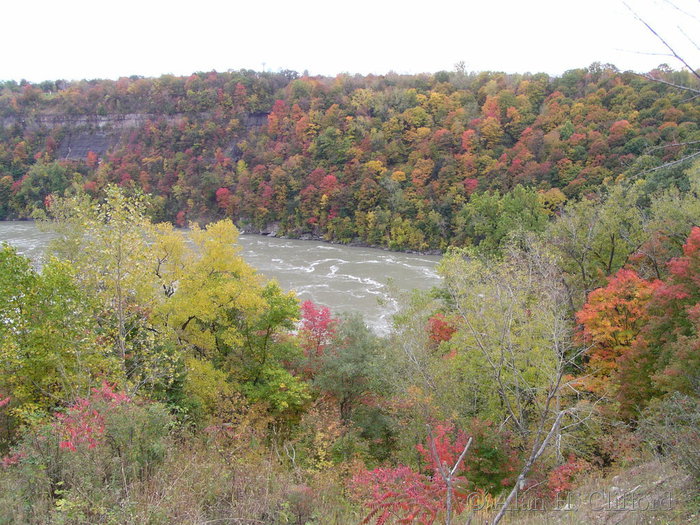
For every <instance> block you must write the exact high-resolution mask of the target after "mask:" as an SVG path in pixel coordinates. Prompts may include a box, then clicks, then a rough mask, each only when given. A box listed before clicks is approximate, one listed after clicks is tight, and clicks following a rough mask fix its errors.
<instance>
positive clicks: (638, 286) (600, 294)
mask: <svg viewBox="0 0 700 525" xmlns="http://www.w3.org/2000/svg"><path fill="white" fill-rule="evenodd" d="M660 285H661V283H660V282H659V281H654V282H649V281H646V280H644V279H642V278H641V277H639V276H638V275H637V274H636V272H634V271H633V270H627V269H621V270H619V271H618V272H617V273H616V274H615V275H613V276H611V277H609V278H608V284H607V285H606V286H604V287H603V288H598V289H597V290H594V291H592V292H591V293H590V294H589V295H588V300H587V301H586V304H585V305H584V306H583V308H582V309H581V310H580V311H579V312H578V313H577V314H576V320H577V321H578V322H579V323H580V324H581V330H580V332H579V335H580V337H581V339H582V341H583V342H584V343H585V344H587V345H591V347H590V350H589V351H588V353H587V358H588V361H587V364H586V376H587V378H586V380H585V384H586V386H587V388H588V389H590V390H591V391H593V392H597V393H600V394H603V393H611V392H612V390H613V388H612V386H613V384H612V382H611V381H613V380H617V377H616V374H617V370H618V366H619V364H620V358H621V356H622V355H624V354H626V353H627V352H628V351H629V349H630V347H631V345H632V343H633V341H634V340H635V339H636V337H637V335H638V334H639V332H640V331H641V329H642V327H643V326H644V324H645V323H646V321H647V313H646V312H647V310H646V308H647V304H648V303H649V301H650V300H651V298H652V295H653V293H654V290H656V289H658V288H659V286H660Z"/></svg>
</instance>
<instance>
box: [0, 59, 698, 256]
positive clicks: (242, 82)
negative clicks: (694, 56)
mask: <svg viewBox="0 0 700 525" xmlns="http://www.w3.org/2000/svg"><path fill="white" fill-rule="evenodd" d="M656 74H657V75H659V76H663V77H664V78H667V79H669V81H672V82H674V83H677V84H684V83H685V84H688V83H690V82H692V79H691V78H690V76H689V75H687V74H685V73H678V72H672V71H670V70H661V71H657V72H656ZM699 121H700V107H699V106H698V103H697V100H693V99H689V98H688V97H687V94H685V93H683V92H680V91H678V90H676V89H674V88H673V87H672V86H669V85H665V84H662V83H659V82H651V81H648V80H646V79H645V78H643V77H640V76H638V75H635V74H632V73H620V72H618V71H616V70H615V69H614V68H612V67H610V66H600V65H597V64H594V65H592V66H591V67H589V68H586V69H576V70H571V71H569V72H567V73H566V74H564V75H563V76H562V77H559V78H555V77H549V76H547V75H545V74H526V75H506V74H502V73H479V74H467V73H464V72H449V73H448V72H439V73H436V74H434V75H414V76H401V75H396V74H389V75H386V76H366V77H362V76H359V75H356V76H348V75H341V76H338V77H336V78H323V77H299V75H297V74H296V73H294V72H282V73H277V74H272V73H254V72H251V71H241V72H228V73H213V72H212V73H198V74H194V75H191V76H190V77H173V76H163V77H160V78H157V79H145V78H138V77H132V78H122V79H120V80H118V81H82V82H75V83H67V82H63V81H57V82H44V83H41V84H39V85H31V84H28V83H22V84H17V83H14V82H5V83H3V84H0V125H1V126H0V218H22V217H29V216H31V215H32V214H33V213H34V212H35V211H36V210H37V209H41V208H42V207H43V206H45V204H46V202H45V201H46V198H47V196H48V195H50V194H60V193H63V192H65V191H66V190H68V191H76V190H79V189H84V190H85V191H87V192H90V193H93V194H95V193H98V192H99V191H100V190H101V189H102V188H103V187H105V186H106V185H107V184H109V183H116V184H119V185H121V186H124V187H134V188H140V189H142V190H143V191H145V192H147V193H151V194H153V195H154V196H155V199H154V212H153V213H154V215H155V216H156V217H157V218H159V219H167V220H171V221H174V222H176V223H178V224H185V223H186V222H187V221H188V220H200V219H203V220H207V219H212V218H216V217H221V216H230V217H232V218H234V219H235V220H236V221H237V222H238V223H239V225H242V226H244V227H246V228H253V229H264V228H267V227H269V225H271V224H274V225H275V229H276V230H277V231H279V232H281V233H283V234H288V235H301V234H304V233H310V234H314V235H320V236H324V237H326V238H328V239H331V240H337V241H341V242H350V241H353V240H357V241H362V242H365V243H369V244H376V245H384V246H388V247H390V248H393V249H419V250H427V249H444V248H445V247H446V246H447V245H448V244H469V243H470V242H472V241H474V239H476V238H478V237H479V235H480V233H479V228H471V229H470V228H468V227H466V226H469V225H472V226H473V225H474V224H476V223H478V220H476V219H475V217H474V213H473V208H474V206H477V205H475V204H472V205H471V207H470V201H472V202H473V201H474V196H475V195H478V196H479V199H481V200H478V199H477V201H478V202H480V203H481V204H479V205H478V206H481V207H482V208H493V206H492V205H490V204H488V199H495V201H498V202H500V203H501V204H499V206H505V205H506V204H504V203H503V202H501V200H500V194H503V193H507V192H511V191H512V190H514V189H515V188H517V186H518V185H522V186H523V187H525V188H527V189H526V190H521V189H519V190H518V191H519V193H518V194H517V195H516V198H515V199H514V202H513V203H511V204H510V205H512V206H514V207H515V208H517V209H518V210H520V211H521V212H522V213H521V215H522V214H525V215H528V216H533V217H535V218H534V219H532V220H531V221H530V222H531V227H532V228H536V227H537V224H539V223H540V222H539V219H538V218H537V217H539V216H545V217H546V215H547V214H551V213H552V211H553V210H555V209H557V208H558V206H559V205H560V204H561V203H562V202H563V201H564V200H566V199H567V198H573V197H579V196H581V195H585V194H587V193H589V192H591V191H592V190H595V189H596V188H597V187H598V186H599V185H600V184H601V183H602V182H604V181H606V180H610V179H616V178H618V177H621V176H623V177H624V176H631V175H634V174H636V173H639V172H641V171H644V170H645V169H648V168H651V167H654V166H658V165H660V164H662V163H664V162H667V161H670V160H673V159H677V158H680V157H682V156H683V155H684V154H687V153H688V152H689V151H692V150H689V149H688V148H692V147H695V146H694V145H692V144H691V145H679V144H686V143H693V142H694V141H697V140H698V139H699V138H700V131H698V122H699ZM680 172H681V170H679V171H678V173H680ZM674 176H675V175H674V174H673V173H670V174H669V173H668V172H663V173H662V172H658V173H655V175H652V176H651V177H649V180H648V182H647V184H648V185H649V186H650V188H652V189H653V188H656V187H657V186H659V185H661V186H664V185H666V183H667V179H668V178H669V177H674ZM553 188H556V189H558V190H561V191H551V190H552V189H553ZM488 190H495V191H498V192H500V194H499V195H488V194H486V195H484V194H483V192H485V191H488ZM484 199H486V200H485V201H484ZM484 202H486V204H484ZM519 213H520V212H519ZM526 222H527V221H526Z"/></svg>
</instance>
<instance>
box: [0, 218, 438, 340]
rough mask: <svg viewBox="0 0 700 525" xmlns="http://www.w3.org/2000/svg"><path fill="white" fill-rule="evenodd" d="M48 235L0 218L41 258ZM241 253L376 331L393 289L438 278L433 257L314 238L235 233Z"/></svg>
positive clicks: (303, 296) (1, 228)
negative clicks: (358, 317)
mask: <svg viewBox="0 0 700 525" xmlns="http://www.w3.org/2000/svg"><path fill="white" fill-rule="evenodd" d="M50 239H51V234H49V233H46V232H42V231H40V230H39V229H38V228H37V227H36V225H35V224H34V223H32V222H13V221H9V222H0V242H2V241H6V242H8V243H10V244H11V245H13V246H15V247H16V248H17V250H18V251H19V252H20V253H22V254H24V255H26V256H28V257H30V258H31V259H32V260H34V261H35V262H36V263H37V264H40V263H41V260H42V258H43V254H44V249H45V247H46V245H47V243H48V242H49V240H50ZM239 242H240V245H241V248H242V255H243V258H244V259H245V260H246V261H247V262H248V263H249V264H250V265H251V266H253V267H254V268H256V269H257V270H258V271H259V272H260V273H262V274H263V275H264V276H265V277H267V278H270V279H276V280H277V281H278V282H279V283H280V285H281V286H282V287H283V288H285V289H287V290H295V291H296V293H297V295H298V296H299V299H300V300H302V301H305V300H307V299H310V300H312V301H313V302H315V303H317V304H322V305H325V306H328V307H330V308H331V309H332V310H333V311H334V312H336V313H339V312H361V313H362V314H363V315H364V316H365V319H366V320H367V322H368V324H370V325H371V326H372V327H373V328H374V329H375V330H376V331H377V332H378V333H386V332H387V331H388V330H389V326H390V323H391V316H392V315H393V314H394V313H395V312H396V309H397V305H396V301H395V300H394V299H393V294H394V293H396V292H401V291H407V290H411V289H413V288H421V289H425V288H430V287H431V286H436V285H438V284H439V282H440V278H439V277H438V275H437V273H436V271H435V266H436V264H437V262H438V260H439V257H435V256H425V255H411V254H403V253H394V252H387V251H383V250H378V249H374V248H357V247H351V246H341V245H335V244H325V243H322V242H318V241H299V240H291V239H277V238H274V237H264V236H260V235H242V236H241V237H240V241H239Z"/></svg>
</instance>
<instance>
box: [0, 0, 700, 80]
mask: <svg viewBox="0 0 700 525" xmlns="http://www.w3.org/2000/svg"><path fill="white" fill-rule="evenodd" d="M671 1H672V2H673V5H675V6H677V7H679V8H681V9H682V10H684V11H685V13H684V12H682V11H680V10H678V9H676V8H674V6H673V5H672V4H671ZM628 3H629V4H630V5H631V6H632V7H633V8H634V9H635V11H637V12H638V13H639V14H640V15H641V16H642V17H644V18H645V19H646V20H647V21H648V22H649V23H650V24H651V25H652V26H653V27H654V28H655V29H656V30H657V31H658V32H659V33H661V34H662V35H663V36H664V37H668V39H669V41H670V42H672V43H673V44H672V45H674V46H677V47H678V50H679V51H680V52H681V53H682V55H683V56H684V57H687V60H688V61H689V62H690V63H691V65H693V67H696V68H700V51H698V48H697V46H693V45H692V43H691V42H690V39H694V40H695V42H697V43H698V44H700V1H699V0H628ZM3 4H4V5H2V7H0V16H1V17H2V18H0V49H2V56H1V57H0V80H9V79H14V80H20V79H22V78H24V79H27V80H30V81H33V82H38V81H41V80H47V79H51V80H55V79H59V78H62V79H69V80H70V79H81V78H118V77H120V76H129V75H143V76H159V75H161V74H164V73H172V74H176V75H186V74H190V73H192V72H196V71H211V70H217V71H226V70H228V69H241V68H246V69H254V70H258V71H259V70H262V68H263V63H264V64H265V69H266V70H268V71H277V70H279V69H293V70H296V71H299V72H302V71H304V70H308V71H309V72H310V73H311V74H325V75H335V74H337V73H340V72H348V73H362V74H367V73H386V72H388V71H392V70H393V71H396V72H398V73H419V72H435V71H439V70H453V69H454V65H455V64H456V63H457V62H458V61H461V60H463V61H464V62H465V64H466V68H467V71H485V70H491V71H506V72H528V71H529V72H540V71H543V72H546V73H550V74H560V73H562V72H564V71H566V70H568V69H574V68H580V67H587V66H589V65H590V64H591V63H592V62H595V61H598V62H602V63H608V62H609V63H612V64H614V65H616V66H617V67H618V68H619V69H621V70H628V69H632V70H635V71H648V70H650V69H651V68H653V67H655V66H657V65H659V64H661V63H668V64H669V65H671V66H672V67H674V68H675V69H678V68H680V64H678V63H677V62H676V61H674V59H672V58H670V57H666V56H660V55H659V54H664V53H667V50H666V49H665V48H664V47H663V45H662V44H661V43H660V42H659V41H658V40H657V39H656V38H655V37H654V36H653V35H652V34H651V33H650V32H649V31H648V30H647V29H646V28H645V27H644V26H643V25H642V24H641V23H640V22H639V21H637V20H636V19H635V18H634V17H633V15H632V14H631V13H630V12H629V11H628V10H627V9H626V8H625V7H624V6H623V5H622V3H621V1H620V0H578V1H573V0H478V1H474V0H461V1H458V0H452V1H449V0H427V1H423V2H415V1H413V0H403V1H394V0H351V1H348V2H342V3H341V2H337V1H335V2H334V1H333V0H325V1H324V0H296V1H294V0H290V1H273V0H247V1H243V2H241V1H237V0H219V1H216V0H190V1H181V0H170V1H164V0H119V1H114V2H112V1H105V0H12V1H10V0H6V1H5V2H3ZM678 25H680V27H681V28H682V29H683V30H684V31H685V33H686V35H687V37H686V36H683V33H682V32H681V31H680V30H679V28H678V27H677V26H678ZM688 37H689V38H688ZM648 53H656V54H655V55H650V54H648Z"/></svg>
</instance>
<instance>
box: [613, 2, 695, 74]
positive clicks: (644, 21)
mask: <svg viewBox="0 0 700 525" xmlns="http://www.w3.org/2000/svg"><path fill="white" fill-rule="evenodd" d="M622 3H623V4H624V6H625V7H626V8H627V9H629V11H630V12H631V13H632V15H633V16H634V17H635V18H636V19H637V20H639V21H640V22H641V23H642V24H644V26H645V27H646V28H647V29H648V30H649V31H651V33H652V34H653V35H654V36H655V37H656V38H658V39H659V40H660V41H661V43H662V44H663V45H664V46H665V47H666V49H668V50H669V51H670V52H671V53H672V54H673V56H674V57H675V58H676V59H677V60H678V61H679V62H680V63H681V64H683V65H684V66H685V67H687V68H688V69H689V70H690V72H691V73H692V74H693V75H695V76H696V77H697V78H698V80H700V73H698V72H697V71H696V70H695V69H694V68H692V67H691V66H690V64H688V62H686V61H685V59H684V58H683V57H682V56H680V55H679V54H678V53H677V52H676V50H675V49H673V48H672V47H671V45H670V44H669V43H668V42H666V40H664V38H663V37H662V36H661V35H659V33H657V32H656V30H655V29H654V28H653V27H651V26H650V25H649V24H648V23H647V22H646V20H644V19H643V18H642V17H641V16H639V15H638V14H637V12H636V11H635V10H634V9H632V8H631V7H630V6H629V4H628V3H627V2H622Z"/></svg>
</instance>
